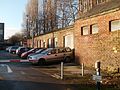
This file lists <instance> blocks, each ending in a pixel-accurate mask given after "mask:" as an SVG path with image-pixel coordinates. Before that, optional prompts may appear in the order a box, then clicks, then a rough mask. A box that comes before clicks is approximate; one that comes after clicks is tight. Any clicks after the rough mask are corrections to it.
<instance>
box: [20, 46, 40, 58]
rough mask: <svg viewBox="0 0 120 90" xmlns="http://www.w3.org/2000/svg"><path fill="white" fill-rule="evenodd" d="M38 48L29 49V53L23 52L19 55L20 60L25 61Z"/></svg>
mask: <svg viewBox="0 0 120 90" xmlns="http://www.w3.org/2000/svg"><path fill="white" fill-rule="evenodd" d="M39 49H40V48H33V49H30V50H29V51H26V52H23V53H22V54H21V58H23V59H26V58H27V57H28V55H29V54H32V53H35V52H36V51H37V50H39Z"/></svg>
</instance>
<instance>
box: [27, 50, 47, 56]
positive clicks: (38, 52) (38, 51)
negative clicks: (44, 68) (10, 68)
mask: <svg viewBox="0 0 120 90" xmlns="http://www.w3.org/2000/svg"><path fill="white" fill-rule="evenodd" d="M46 49H47V48H41V49H39V50H37V51H36V52H35V53H31V54H29V55H28V57H27V58H29V57H30V56H33V55H36V54H40V53H41V52H43V51H44V50H46Z"/></svg>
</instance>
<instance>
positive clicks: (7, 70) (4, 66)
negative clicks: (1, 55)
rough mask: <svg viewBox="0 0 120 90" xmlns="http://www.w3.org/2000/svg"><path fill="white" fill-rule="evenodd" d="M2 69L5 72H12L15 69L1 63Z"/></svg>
mask: <svg viewBox="0 0 120 90" xmlns="http://www.w3.org/2000/svg"><path fill="white" fill-rule="evenodd" d="M0 66H1V69H2V70H3V72H4V73H6V72H7V73H12V72H13V71H12V70H11V68H10V67H9V66H8V65H7V64H0Z"/></svg>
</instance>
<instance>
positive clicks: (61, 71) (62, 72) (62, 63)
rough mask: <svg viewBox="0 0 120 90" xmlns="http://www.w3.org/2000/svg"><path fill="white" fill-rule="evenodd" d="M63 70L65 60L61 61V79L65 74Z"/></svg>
mask: <svg viewBox="0 0 120 90" xmlns="http://www.w3.org/2000/svg"><path fill="white" fill-rule="evenodd" d="M63 71H64V70H63V62H61V79H63V74H64V72H63Z"/></svg>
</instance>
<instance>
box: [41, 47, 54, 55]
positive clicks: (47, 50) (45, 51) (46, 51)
mask: <svg viewBox="0 0 120 90" xmlns="http://www.w3.org/2000/svg"><path fill="white" fill-rule="evenodd" d="M50 50H52V48H49V49H46V50H44V51H43V52H41V54H45V53H48V52H49V51H50Z"/></svg>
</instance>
